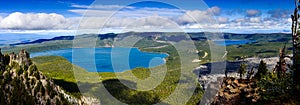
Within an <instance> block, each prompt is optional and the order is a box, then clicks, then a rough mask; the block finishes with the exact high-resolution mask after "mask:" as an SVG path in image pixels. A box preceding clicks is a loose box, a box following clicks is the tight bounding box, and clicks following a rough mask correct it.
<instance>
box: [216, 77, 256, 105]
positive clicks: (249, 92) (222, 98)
mask: <svg viewBox="0 0 300 105" xmlns="http://www.w3.org/2000/svg"><path fill="white" fill-rule="evenodd" d="M258 91H259V88H258V86H257V82H256V81H255V80H246V79H235V78H224V81H223V83H222V85H221V89H220V90H219V92H218V94H217V96H216V97H215V99H214V101H213V103H212V105H250V104H252V103H255V102H257V101H258V99H259V98H260V95H259V94H258Z"/></svg>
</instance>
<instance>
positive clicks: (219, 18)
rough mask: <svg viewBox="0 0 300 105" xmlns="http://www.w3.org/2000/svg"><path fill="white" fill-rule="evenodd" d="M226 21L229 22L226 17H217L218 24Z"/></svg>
mask: <svg viewBox="0 0 300 105" xmlns="http://www.w3.org/2000/svg"><path fill="white" fill-rule="evenodd" d="M228 20H229V18H227V17H218V22H219V23H220V24H224V23H227V22H228Z"/></svg>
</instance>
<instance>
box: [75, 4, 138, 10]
mask: <svg viewBox="0 0 300 105" xmlns="http://www.w3.org/2000/svg"><path fill="white" fill-rule="evenodd" d="M71 7H74V8H82V9H88V8H89V9H98V10H118V9H122V8H126V9H133V8H134V7H131V6H122V5H77V4H73V5H71Z"/></svg>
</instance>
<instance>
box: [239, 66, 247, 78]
mask: <svg viewBox="0 0 300 105" xmlns="http://www.w3.org/2000/svg"><path fill="white" fill-rule="evenodd" d="M246 72H247V65H246V64H245V63H241V65H240V68H239V70H238V73H239V74H240V78H242V77H243V75H244V74H245V73H246Z"/></svg>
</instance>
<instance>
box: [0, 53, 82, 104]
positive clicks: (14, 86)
mask: <svg viewBox="0 0 300 105" xmlns="http://www.w3.org/2000/svg"><path fill="white" fill-rule="evenodd" d="M0 68H1V69H0V104H1V105H15V104H17V105H19V104H26V105H35V104H42V105H45V104H59V105H60V104H78V101H76V100H75V101H73V102H70V101H69V100H68V99H67V97H66V95H64V93H63V92H64V91H62V90H61V89H60V88H59V87H58V86H57V85H55V84H54V82H53V80H51V79H49V78H47V77H46V76H44V75H43V74H42V73H41V72H39V71H38V69H37V67H36V66H35V65H34V64H33V63H32V62H31V60H30V56H29V53H28V52H27V51H25V50H21V51H20V52H19V54H15V53H10V54H6V55H3V54H2V53H1V49H0Z"/></svg>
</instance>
